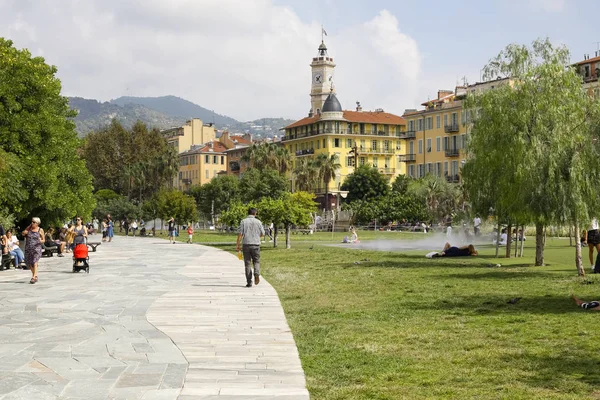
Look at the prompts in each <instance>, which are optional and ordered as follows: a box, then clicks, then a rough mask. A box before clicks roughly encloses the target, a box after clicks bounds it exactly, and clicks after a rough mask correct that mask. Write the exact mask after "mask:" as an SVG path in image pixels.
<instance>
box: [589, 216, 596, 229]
mask: <svg viewBox="0 0 600 400" xmlns="http://www.w3.org/2000/svg"><path fill="white" fill-rule="evenodd" d="M593 229H598V219H596V218H594V219H593V220H592V223H591V224H590V228H589V229H588V230H593Z"/></svg>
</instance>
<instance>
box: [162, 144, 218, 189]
mask: <svg viewBox="0 0 600 400" xmlns="http://www.w3.org/2000/svg"><path fill="white" fill-rule="evenodd" d="M226 150H227V148H226V147H225V145H223V144H222V143H221V142H219V141H218V140H213V141H210V142H208V143H206V144H202V145H195V146H192V148H191V149H189V150H187V151H184V152H183V153H180V154H179V173H178V174H177V176H176V177H175V179H174V182H173V186H174V187H175V188H177V189H179V190H187V189H189V188H190V187H191V186H194V185H204V184H205V183H208V182H210V181H211V180H212V179H213V178H214V177H215V176H217V175H218V174H219V173H224V172H225V171H226V170H227V154H226V153H225V151H226Z"/></svg>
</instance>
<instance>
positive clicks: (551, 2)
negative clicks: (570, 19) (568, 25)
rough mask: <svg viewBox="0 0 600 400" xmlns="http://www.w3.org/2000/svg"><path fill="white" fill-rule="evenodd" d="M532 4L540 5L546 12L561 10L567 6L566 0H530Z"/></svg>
mask: <svg viewBox="0 0 600 400" xmlns="http://www.w3.org/2000/svg"><path fill="white" fill-rule="evenodd" d="M530 1H531V3H532V6H534V7H541V8H542V9H543V10H545V11H547V12H561V11H564V10H565V8H566V7H567V2H566V0H530Z"/></svg>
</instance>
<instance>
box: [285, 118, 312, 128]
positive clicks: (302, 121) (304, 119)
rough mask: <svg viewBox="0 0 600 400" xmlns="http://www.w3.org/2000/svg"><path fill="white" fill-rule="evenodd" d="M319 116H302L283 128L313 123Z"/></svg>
mask: <svg viewBox="0 0 600 400" xmlns="http://www.w3.org/2000/svg"><path fill="white" fill-rule="evenodd" d="M319 118H320V115H315V116H313V117H306V118H302V119H301V120H298V121H296V122H294V123H293V124H291V125H288V126H286V127H285V128H284V129H288V128H295V127H297V126H304V125H309V124H314V123H315V122H317V121H318V120H319Z"/></svg>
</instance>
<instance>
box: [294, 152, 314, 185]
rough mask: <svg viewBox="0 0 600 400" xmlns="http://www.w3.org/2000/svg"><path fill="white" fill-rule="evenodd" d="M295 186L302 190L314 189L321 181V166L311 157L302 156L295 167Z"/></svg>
mask: <svg viewBox="0 0 600 400" xmlns="http://www.w3.org/2000/svg"><path fill="white" fill-rule="evenodd" d="M294 178H295V183H294V185H295V188H296V189H298V190H300V191H305V192H307V191H309V190H311V189H314V188H315V186H316V185H317V184H318V181H319V166H318V165H317V163H315V161H314V160H312V159H310V158H306V157H305V158H301V159H300V160H298V162H297V163H296V168H294Z"/></svg>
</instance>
